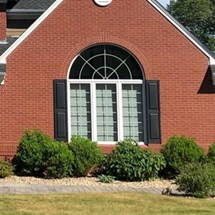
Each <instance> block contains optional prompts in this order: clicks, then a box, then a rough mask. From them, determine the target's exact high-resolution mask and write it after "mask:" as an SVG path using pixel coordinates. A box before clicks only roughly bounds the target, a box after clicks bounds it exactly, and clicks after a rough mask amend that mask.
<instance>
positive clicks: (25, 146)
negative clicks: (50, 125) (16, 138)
mask: <svg viewBox="0 0 215 215" xmlns="http://www.w3.org/2000/svg"><path fill="white" fill-rule="evenodd" d="M51 142H52V140H51V138H50V137H49V136H47V135H45V134H43V133H42V132H41V131H39V130H33V131H29V130H26V131H25V132H24V135H23V137H22V138H21V140H20V142H19V146H18V150H17V153H16V155H15V157H14V159H13V164H14V166H15V170H16V172H17V173H18V174H21V175H27V176H42V175H43V171H44V166H43V162H44V161H45V156H44V155H45V152H46V147H45V146H47V145H48V144H51Z"/></svg>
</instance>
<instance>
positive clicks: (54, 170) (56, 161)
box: [43, 141, 74, 178]
mask: <svg viewBox="0 0 215 215" xmlns="http://www.w3.org/2000/svg"><path fill="white" fill-rule="evenodd" d="M47 146H48V147H47ZM47 146H46V147H47V148H46V154H45V155H44V163H43V169H44V171H43V177H45V178H63V177H68V176H72V175H73V171H72V165H73V162H74V156H73V154H72V153H71V151H70V150H69V148H68V144H66V143H63V142H57V141H55V142H51V143H49V144H48V145H47Z"/></svg>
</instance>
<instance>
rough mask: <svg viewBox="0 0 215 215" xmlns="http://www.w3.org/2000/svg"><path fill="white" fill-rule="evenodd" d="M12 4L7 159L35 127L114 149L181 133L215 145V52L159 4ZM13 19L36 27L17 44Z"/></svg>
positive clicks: (76, 0) (5, 61)
mask: <svg viewBox="0 0 215 215" xmlns="http://www.w3.org/2000/svg"><path fill="white" fill-rule="evenodd" d="M32 1H33V0H32ZM6 2H7V1H6V0H0V8H1V10H0V39H1V42H0V50H3V51H2V53H1V56H0V83H1V85H0V113H1V120H0V155H4V156H5V155H13V154H14V153H15V151H16V147H17V145H18V141H19V139H20V137H21V136H22V134H23V131H24V129H26V128H28V129H34V128H39V129H41V130H42V131H44V132H46V133H48V134H49V135H51V136H52V137H53V138H55V139H58V140H64V141H68V140H69V139H70V138H71V136H72V135H82V136H84V137H88V138H90V139H92V140H95V141H97V142H98V144H100V146H101V147H102V148H103V149H104V151H108V150H110V149H111V148H113V146H114V144H115V143H116V142H117V141H120V140H123V139H125V138H127V137H131V138H134V139H136V140H138V141H139V142H140V144H145V145H148V146H149V147H151V148H154V149H159V148H160V146H161V144H163V143H165V142H166V140H167V138H169V137H170V136H171V135H173V134H177V135H187V136H192V137H195V138H196V140H197V142H198V144H199V145H200V146H202V147H203V148H205V149H207V148H208V145H209V144H211V143H212V142H213V141H215V132H214V131H215V108H214V105H215V94H214V93H215V87H214V85H215V68H214V67H215V57H214V54H213V53H212V52H210V51H209V50H208V49H207V48H205V47H204V46H203V45H202V44H201V43H200V42H199V41H198V40H197V39H196V38H195V37H194V36H193V35H191V34H190V33H189V32H188V31H187V30H186V29H185V28H184V27H183V26H181V25H180V24H179V23H178V22H177V21H176V20H175V19H173V18H172V17H171V16H170V15H169V14H168V13H167V11H166V10H165V9H164V8H163V7H162V6H161V5H160V4H159V3H157V2H156V1H155V0H136V1H130V0H124V1H119V0H112V1H111V0H106V1H103V0H84V1H80V0H73V1H71V0H56V1H54V0H52V1H47V2H48V4H50V5H48V6H49V7H48V8H47V10H43V9H44V8H42V9H41V8H37V9H34V10H30V9H29V8H27V9H26V8H21V9H20V8H19V7H18V6H17V5H18V4H20V3H23V2H26V1H25V0H20V1H19V2H18V3H17V4H16V5H15V6H14V7H13V8H11V9H8V10H6ZM28 2H31V1H30V0H28ZM37 2H38V1H37ZM43 2H46V1H43ZM16 7H17V8H16ZM44 11H45V12H44ZM43 12H44V13H43ZM40 14H42V15H41V16H39V15H40ZM38 16H39V18H38V19H37V20H36V21H35V22H34V20H35V19H36V18H37V17H38ZM23 20H24V21H23ZM6 22H8V23H9V24H10V25H11V26H13V27H14V25H15V26H16V25H18V24H17V23H19V24H20V23H22V24H23V23H24V24H26V23H28V24H26V25H30V24H31V23H33V24H32V25H30V27H28V28H27V30H26V31H25V32H24V33H23V34H21V36H19V38H18V39H17V38H16V37H15V39H14V37H13V36H10V37H7V38H6V33H7V34H8V35H9V34H12V33H11V28H13V27H10V26H9V27H8V29H7V32H6V25H7V26H8V24H6ZM14 23H15V24H14ZM22 24H21V25H22ZM21 27H22V26H21ZM23 28H25V26H23ZM8 32H9V33H8ZM5 38H6V39H5ZM14 41H15V42H14ZM12 43H13V44H12ZM11 44H12V45H11Z"/></svg>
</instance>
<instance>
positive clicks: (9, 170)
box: [0, 159, 13, 178]
mask: <svg viewBox="0 0 215 215" xmlns="http://www.w3.org/2000/svg"><path fill="white" fill-rule="evenodd" d="M10 175H13V166H12V164H11V163H10V162H9V161H6V160H3V159H0V178H5V177H7V176H10Z"/></svg>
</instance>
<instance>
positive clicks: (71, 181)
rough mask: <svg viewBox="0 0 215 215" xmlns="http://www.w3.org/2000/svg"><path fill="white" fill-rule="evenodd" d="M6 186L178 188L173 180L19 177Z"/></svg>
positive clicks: (9, 179) (0, 181)
mask: <svg viewBox="0 0 215 215" xmlns="http://www.w3.org/2000/svg"><path fill="white" fill-rule="evenodd" d="M4 184H26V185H62V186H74V185H77V186H91V187H98V186H105V187H107V186H110V187H131V188H150V187H153V188H160V189H166V188H170V189H174V190H175V189H176V188H177V186H176V185H175V184H174V181H173V180H162V179H155V180H151V181H143V182H122V181H117V180H115V181H114V182H112V183H102V182H99V180H98V178H96V177H80V178H75V177H72V178H63V179H42V178H35V177H19V176H10V177H6V178H3V179H0V185H4Z"/></svg>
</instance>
